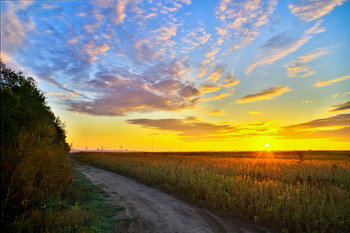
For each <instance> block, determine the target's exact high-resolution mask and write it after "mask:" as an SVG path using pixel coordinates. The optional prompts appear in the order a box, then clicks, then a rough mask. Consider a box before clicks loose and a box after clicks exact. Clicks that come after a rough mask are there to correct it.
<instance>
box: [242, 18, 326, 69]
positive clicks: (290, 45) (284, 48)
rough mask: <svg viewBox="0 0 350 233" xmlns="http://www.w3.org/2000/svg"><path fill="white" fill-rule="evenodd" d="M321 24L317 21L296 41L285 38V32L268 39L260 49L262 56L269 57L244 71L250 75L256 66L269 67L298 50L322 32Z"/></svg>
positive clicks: (261, 59)
mask: <svg viewBox="0 0 350 233" xmlns="http://www.w3.org/2000/svg"><path fill="white" fill-rule="evenodd" d="M321 22H322V21H317V22H316V23H315V25H314V26H313V27H311V28H309V29H307V30H306V31H304V34H303V35H302V36H301V37H300V38H298V39H296V38H288V37H286V34H285V32H283V33H280V34H278V35H276V36H274V37H272V38H271V39H269V40H268V41H267V43H266V44H265V45H264V46H262V47H261V49H262V50H263V51H264V54H266V53H270V55H268V56H265V55H264V56H263V57H262V58H260V59H259V61H257V62H254V63H253V64H251V65H249V66H248V67H247V69H246V74H249V73H251V72H252V70H253V69H254V68H255V67H257V66H264V65H270V64H272V63H274V62H275V61H277V60H279V59H281V58H283V57H285V56H287V55H288V54H290V53H292V52H294V51H296V50H298V49H299V48H300V47H301V46H303V45H304V44H305V43H306V42H308V41H309V40H310V39H311V38H312V37H313V35H314V34H318V33H321V32H323V31H324V29H322V28H320V27H319V26H320V24H321ZM265 50H266V51H265Z"/></svg>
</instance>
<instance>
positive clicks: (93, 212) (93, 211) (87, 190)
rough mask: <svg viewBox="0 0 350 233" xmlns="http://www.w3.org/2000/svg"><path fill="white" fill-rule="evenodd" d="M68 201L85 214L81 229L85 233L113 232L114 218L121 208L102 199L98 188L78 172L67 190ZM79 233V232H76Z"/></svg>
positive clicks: (115, 221)
mask: <svg viewBox="0 0 350 233" xmlns="http://www.w3.org/2000/svg"><path fill="white" fill-rule="evenodd" d="M68 196H69V197H68V199H69V202H70V203H71V204H72V205H76V206H78V207H79V208H80V209H81V210H82V211H83V212H85V221H84V222H85V223H86V225H85V226H83V228H81V229H82V230H84V231H86V232H103V233H108V232H114V228H115V225H116V223H117V219H116V218H115V216H116V215H117V213H118V211H120V210H123V208H122V207H117V206H112V205H110V204H109V203H107V201H106V200H105V199H104V198H103V194H102V193H101V191H100V190H99V188H98V187H96V186H95V185H93V184H92V182H91V181H90V180H89V179H87V178H86V177H85V175H84V174H83V173H81V172H79V171H76V172H75V180H74V182H73V184H72V186H71V187H70V189H69V190H68ZM78 232H79V231H78Z"/></svg>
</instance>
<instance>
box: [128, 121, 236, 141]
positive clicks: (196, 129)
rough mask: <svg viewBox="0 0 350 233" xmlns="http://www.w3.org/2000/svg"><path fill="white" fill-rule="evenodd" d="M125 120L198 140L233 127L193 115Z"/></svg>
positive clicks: (225, 131) (221, 133)
mask: <svg viewBox="0 0 350 233" xmlns="http://www.w3.org/2000/svg"><path fill="white" fill-rule="evenodd" d="M126 122H127V123H128V124H133V125H140V126H142V127H145V128H151V129H156V130H161V131H167V132H173V133H175V134H177V135H178V136H180V137H181V138H183V139H185V140H186V139H189V138H194V139H196V140H200V139H205V138H210V136H212V135H225V134H228V133H230V132H231V131H232V130H234V127H232V126H230V125H229V124H213V123H209V122H204V121H200V120H198V119H197V118H193V117H188V118H185V119H172V118H170V119H130V120H127V121H126Z"/></svg>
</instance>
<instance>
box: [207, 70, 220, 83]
mask: <svg viewBox="0 0 350 233" xmlns="http://www.w3.org/2000/svg"><path fill="white" fill-rule="evenodd" d="M223 72H224V69H223V68H222V67H217V68H216V69H215V70H214V71H213V72H211V73H210V75H209V77H208V78H207V80H208V81H210V82H212V83H216V82H217V81H218V80H219V79H220V78H221V76H222V73H223Z"/></svg>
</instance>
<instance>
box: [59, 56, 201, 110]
mask: <svg viewBox="0 0 350 233" xmlns="http://www.w3.org/2000/svg"><path fill="white" fill-rule="evenodd" d="M179 72H181V71H180V70H179V67H178V66H177V65H176V63H170V64H167V63H159V64H156V65H154V66H151V67H147V68H146V69H145V70H143V71H142V72H141V71H138V72H137V73H136V72H133V71H130V70H128V69H126V68H122V67H120V68H118V69H112V70H110V72H108V73H106V72H102V71H101V72H99V73H97V74H96V75H95V78H94V79H92V80H89V81H87V82H85V84H84V88H85V89H86V91H88V92H89V93H95V96H96V97H95V98H94V99H93V100H90V101H70V102H67V103H66V104H67V105H68V109H69V110H71V111H74V112H79V113H84V114H90V115H104V116H123V115H126V114H127V113H130V112H152V111H177V110H181V109H187V108H191V107H193V106H194V105H195V104H196V103H197V101H198V99H199V94H200V92H199V90H198V89H197V88H195V87H194V86H192V85H191V84H189V83H186V82H185V81H183V80H182V79H181V74H180V73H179Z"/></svg>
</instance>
